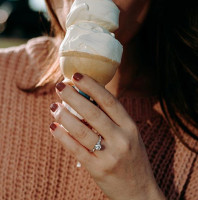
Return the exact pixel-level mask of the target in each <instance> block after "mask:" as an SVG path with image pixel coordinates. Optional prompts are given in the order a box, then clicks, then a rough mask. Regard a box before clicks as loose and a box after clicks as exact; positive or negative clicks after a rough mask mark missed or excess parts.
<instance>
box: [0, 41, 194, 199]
mask: <svg viewBox="0 0 198 200" xmlns="http://www.w3.org/2000/svg"><path fill="white" fill-rule="evenodd" d="M50 48H55V47H54V46H53V40H51V39H50V38H48V37H41V38H36V39H32V40H30V41H29V42H28V43H27V44H26V45H22V46H19V47H15V48H8V49H2V50H0V85H1V91H0V105H1V106H0V128H1V130H0V200H27V199H29V200H105V199H107V198H106V197H105V195H104V194H103V192H102V191H101V190H100V189H99V188H98V187H97V185H96V184H95V182H94V181H93V179H92V178H91V177H90V175H89V173H88V172H87V171H86V170H85V169H84V168H77V167H76V163H77V161H76V159H75V158H74V156H73V155H71V154H70V153H69V152H68V151H67V150H66V149H64V148H63V147H62V146H61V145H60V144H59V143H58V142H57V141H56V140H55V139H54V138H53V136H52V135H51V134H50V132H49V125H50V123H51V122H52V121H53V118H52V116H51V115H50V112H49V106H50V104H51V103H52V102H56V101H60V99H59V98H58V96H57V94H56V93H55V92H52V93H50V94H47V95H40V96H39V95H35V94H31V93H25V92H23V91H21V90H19V89H18V88H17V85H18V86H20V87H23V88H26V87H27V88H28V87H30V86H32V85H34V83H35V82H37V81H38V80H39V78H40V76H41V75H42V73H43V72H44V71H45V64H46V61H45V58H46V55H47V54H48V53H49V50H50ZM38 72H41V73H40V74H39V73H38ZM120 102H121V103H122V104H123V105H124V107H125V108H126V110H127V111H128V113H129V114H130V116H131V117H132V118H133V119H134V121H135V122H136V123H137V125H138V127H139V130H140V133H141V135H142V138H143V141H144V143H145V146H146V149H147V153H148V156H149V159H150V162H151V165H152V169H153V172H154V175H155V178H156V181H157V183H158V184H159V186H160V187H161V189H162V191H163V192H164V194H165V195H166V197H167V198H168V199H171V200H177V199H186V200H197V199H198V158H197V144H198V143H197V141H196V140H194V139H193V138H191V137H189V136H187V135H185V133H181V135H185V137H183V138H184V139H185V138H186V139H185V143H186V146H184V145H183V143H181V141H180V140H179V139H178V138H177V137H176V136H175V135H174V134H173V133H172V131H171V129H170V127H169V125H168V124H167V122H166V120H165V119H164V118H163V115H162V114H161V111H160V107H159V103H158V100H157V98H156V97H133V96H132V95H130V94H125V95H124V96H123V97H122V98H121V99H120Z"/></svg>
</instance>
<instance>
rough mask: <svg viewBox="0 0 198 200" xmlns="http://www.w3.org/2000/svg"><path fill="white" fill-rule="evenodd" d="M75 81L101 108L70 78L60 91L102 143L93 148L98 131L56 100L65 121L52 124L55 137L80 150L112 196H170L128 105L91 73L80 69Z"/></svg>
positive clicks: (120, 199) (55, 110)
mask: <svg viewBox="0 0 198 200" xmlns="http://www.w3.org/2000/svg"><path fill="white" fill-rule="evenodd" d="M72 81H73V82H74V84H75V86H77V87H78V88H79V89H80V90H81V91H83V92H84V93H86V94H88V95H89V96H90V97H91V98H93V99H94V100H95V101H96V102H97V104H98V105H99V106H100V108H99V107H97V106H95V105H94V104H93V103H91V102H90V101H88V100H87V99H86V98H84V97H83V96H82V95H80V94H79V93H78V92H77V91H76V90H75V89H74V88H73V87H72V86H70V85H69V84H67V83H66V82H64V83H63V82H62V83H59V84H57V87H56V88H57V93H58V95H59V96H60V98H61V99H62V100H63V101H65V102H66V103H67V104H69V105H70V106H71V107H72V108H73V109H74V110H76V111H77V113H79V114H80V115H81V116H82V117H83V118H84V119H85V120H86V122H87V123H88V124H89V125H90V126H91V127H93V129H94V130H96V131H97V132H98V133H99V134H100V135H101V136H102V141H101V145H102V149H101V150H100V151H94V152H90V150H92V149H93V147H94V145H95V144H96V143H97V141H98V135H97V134H96V133H95V132H94V130H93V129H91V128H90V126H87V125H86V124H84V123H83V122H81V121H80V120H79V119H78V118H77V117H76V116H74V115H73V114H71V113H70V112H69V111H68V110H67V109H66V108H65V107H64V106H63V105H62V104H60V103H56V104H52V105H51V113H52V115H53V116H54V118H55V119H56V121H57V122H58V123H59V124H61V125H62V126H60V125H59V124H58V123H53V124H52V125H51V132H52V134H53V135H54V137H55V138H56V139H57V140H58V141H60V142H61V143H62V144H63V146H64V147H65V148H67V149H68V150H70V151H71V152H72V153H73V154H74V155H75V156H76V158H77V159H78V160H79V161H80V162H81V164H82V165H83V166H84V167H85V168H86V169H87V170H88V171H89V172H90V174H91V176H92V177H93V178H94V180H95V181H96V183H97V184H98V185H99V187H100V188H101V189H102V190H103V192H104V193H105V194H106V195H107V196H108V197H109V198H110V199H112V200H129V199H146V200H149V199H152V200H154V199H158V200H159V199H165V198H164V196H163V194H162V193H161V191H160V189H159V188H158V186H157V184H156V182H155V179H154V177H153V173H152V170H151V167H150V163H149V161H148V158H147V154H146V150H145V147H144V144H143V142H142V139H141V136H140V134H139V132H138V128H137V126H136V125H135V123H134V121H133V120H132V119H131V117H130V116H129V115H128V113H127V112H126V110H125V109H124V107H123V106H122V105H121V104H120V103H119V101H118V100H117V99H116V98H115V97H114V96H113V95H112V94H111V93H110V92H108V91H107V90H106V89H105V88H104V87H102V86H101V85H99V84H98V83H97V82H96V81H94V80H93V79H91V78H90V77H89V76H87V75H83V76H81V75H80V74H78V73H76V74H75V75H74V76H73V80H72ZM63 127H64V128H63Z"/></svg>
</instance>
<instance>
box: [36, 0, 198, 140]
mask: <svg viewBox="0 0 198 200" xmlns="http://www.w3.org/2000/svg"><path fill="white" fill-rule="evenodd" d="M45 2H46V5H47V8H48V13H49V16H50V19H51V24H52V30H53V32H52V33H53V34H54V36H55V37H62V34H63V33H64V32H63V30H62V28H61V26H60V24H59V21H58V19H57V16H56V15H55V13H54V11H53V9H52V7H51V4H50V2H49V0H45ZM197 8H198V6H197V2H196V1H193V0H189V1H188V3H182V1H179V0H175V1H171V0H152V1H151V6H150V10H149V13H148V16H147V18H146V20H145V22H144V25H143V27H142V29H141V31H140V34H139V35H140V37H141V41H142V45H143V46H144V48H143V49H144V51H145V52H144V55H145V60H146V62H147V63H150V64H149V66H150V67H151V68H152V69H151V70H152V71H153V72H155V75H156V82H157V85H158V95H159V99H160V104H161V107H162V109H163V112H164V114H165V116H166V118H167V120H168V121H169V123H170V125H171V126H172V127H173V128H174V129H175V130H176V127H177V126H179V127H180V128H182V129H183V130H184V131H185V132H186V133H188V134H189V135H191V136H192V137H193V138H195V139H198V136H197V135H196V134H194V133H193V132H192V131H191V130H190V129H189V128H188V127H189V126H188V125H186V123H190V124H191V125H193V126H194V127H195V128H198V9H197ZM55 57H56V58H57V55H56V56H55ZM52 72H53V73H52ZM60 77H61V75H60V70H59V66H58V64H57V63H56V65H54V66H53V68H52V69H49V71H48V73H46V75H45V76H44V77H43V78H42V80H41V81H40V82H39V83H38V84H37V85H36V87H35V88H38V87H42V86H44V85H51V84H50V82H51V83H53V84H54V83H55V82H57V81H58V80H60ZM35 88H34V89H35ZM175 132H176V134H178V133H177V132H178V131H177V130H176V131H175ZM178 136H179V135H178Z"/></svg>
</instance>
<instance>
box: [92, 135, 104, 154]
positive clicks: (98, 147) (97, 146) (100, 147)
mask: <svg viewBox="0 0 198 200" xmlns="http://www.w3.org/2000/svg"><path fill="white" fill-rule="evenodd" d="M98 137H99V138H98V142H97V143H96V144H95V146H94V148H93V149H92V150H90V152H92V153H93V152H94V151H100V150H101V149H102V145H101V141H102V136H101V135H98Z"/></svg>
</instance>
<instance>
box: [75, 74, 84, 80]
mask: <svg viewBox="0 0 198 200" xmlns="http://www.w3.org/2000/svg"><path fill="white" fill-rule="evenodd" d="M73 78H74V80H75V81H80V80H81V79H82V78H83V75H82V74H80V73H75V74H74V75H73Z"/></svg>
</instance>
